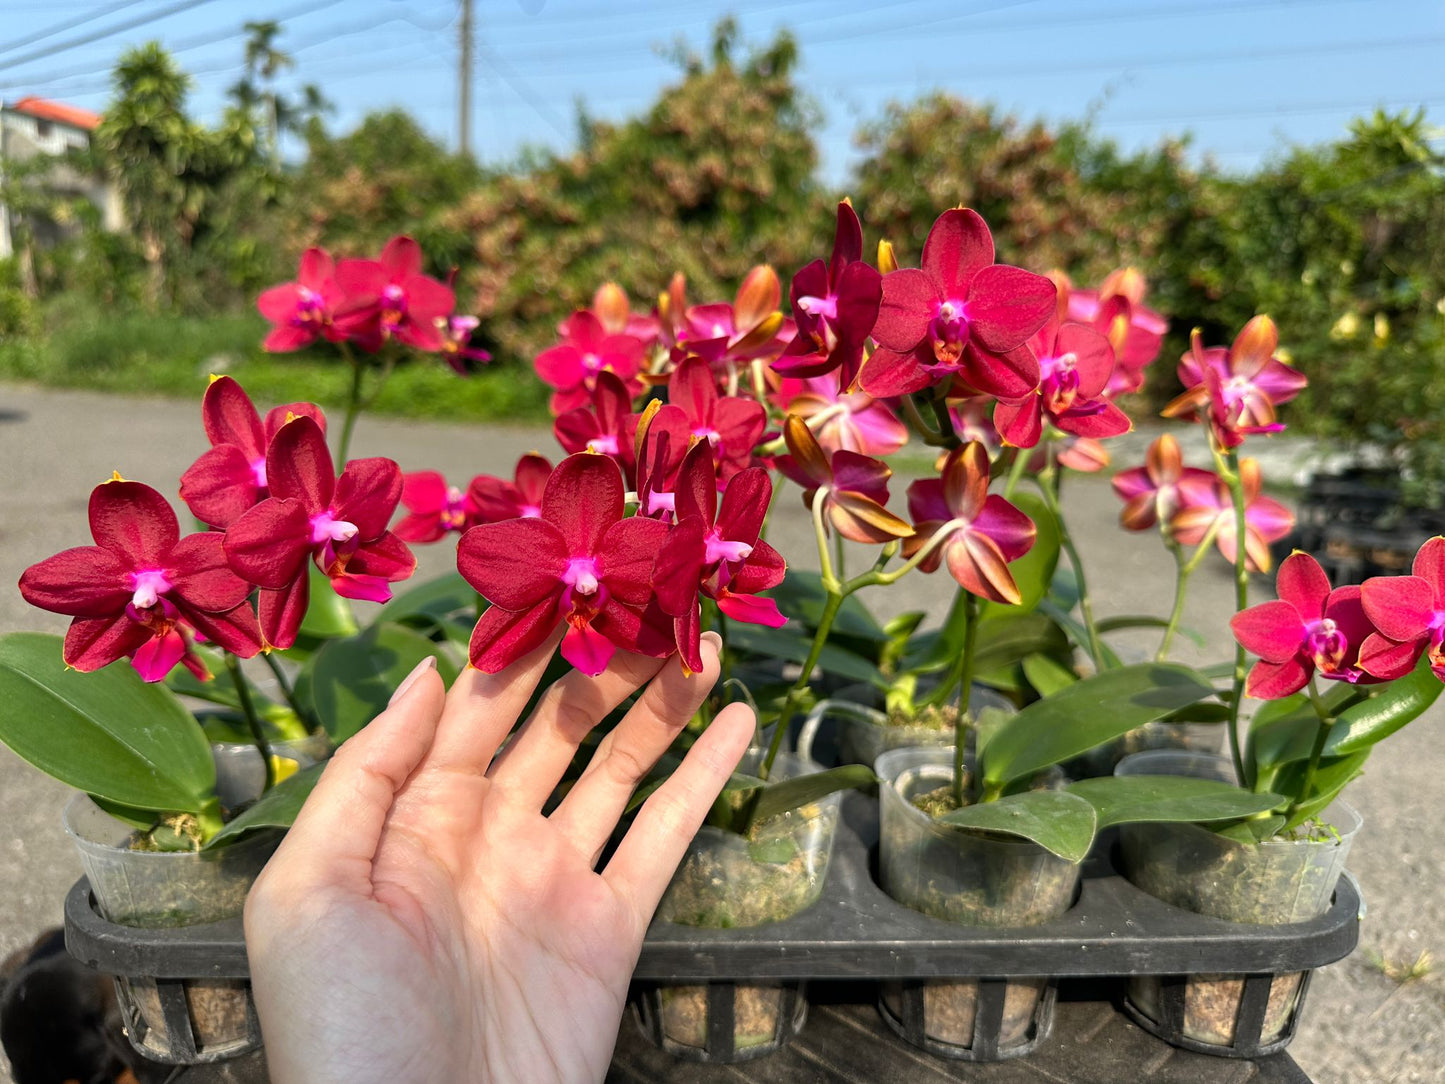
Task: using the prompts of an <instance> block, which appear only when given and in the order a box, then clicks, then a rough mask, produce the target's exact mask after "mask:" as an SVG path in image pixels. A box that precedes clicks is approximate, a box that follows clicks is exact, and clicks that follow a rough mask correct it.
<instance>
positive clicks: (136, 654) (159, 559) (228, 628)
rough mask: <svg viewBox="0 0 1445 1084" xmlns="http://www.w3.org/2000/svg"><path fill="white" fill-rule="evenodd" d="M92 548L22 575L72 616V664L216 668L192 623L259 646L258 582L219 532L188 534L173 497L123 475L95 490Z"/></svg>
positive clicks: (248, 650) (158, 671)
mask: <svg viewBox="0 0 1445 1084" xmlns="http://www.w3.org/2000/svg"><path fill="white" fill-rule="evenodd" d="M90 534H91V537H92V538H93V539H94V540H95V543H96V544H95V545H93V546H78V547H76V548H75V549H68V550H64V551H63V552H61V553H57V554H56V555H55V556H53V557H47V558H46V559H45V560H43V561H41V562H40V563H39V564H35V565H31V566H30V567H29V568H27V569H26V570H25V572H24V574H23V575H21V577H20V593H21V595H23V596H24V597H25V601H26V602H28V603H30V604H31V605H32V606H38V607H40V608H41V609H42V610H50V611H51V612H52V613H59V614H66V615H68V616H70V617H72V618H74V620H73V621H71V623H70V630H69V631H68V632H67V633H66V636H65V649H64V658H65V665H67V666H71V667H74V668H75V669H76V670H83V671H90V670H98V669H100V668H101V667H102V666H106V665H108V664H110V663H112V662H115V661H116V660H117V659H120V658H124V657H126V656H130V659H131V664H132V665H133V666H134V667H135V669H136V671H137V672H138V673H139V674H140V676H141V677H142V678H144V679H145V680H146V681H160V680H161V679H162V678H163V677H165V676H166V674H168V673H170V671H171V669H172V668H173V667H174V666H175V665H176V663H183V664H184V665H185V666H186V668H187V669H189V670H190V671H191V672H192V673H194V674H195V675H196V676H197V677H199V678H202V679H205V678H208V677H209V676H210V675H209V673H208V672H207V671H206V668H205V665H204V664H203V663H202V662H201V661H200V659H199V658H198V657H197V656H196V655H195V653H194V652H193V651H192V650H191V638H190V634H189V631H188V628H189V629H194V630H196V631H197V632H199V633H200V634H201V635H203V636H205V637H206V639H208V640H211V641H212V642H214V643H216V644H217V645H219V646H220V647H223V648H225V649H226V650H227V651H229V652H231V653H232V654H233V655H239V656H240V657H241V658H245V659H248V658H250V657H251V656H252V655H255V654H256V652H257V651H259V650H260V649H261V635H260V630H259V629H258V628H257V626H256V615H255V614H254V613H252V611H251V608H250V606H249V605H248V604H247V597H248V596H249V595H250V593H251V585H250V584H249V583H247V582H246V581H245V580H243V579H241V577H240V576H237V575H236V574H235V573H234V572H232V571H231V569H230V568H228V567H227V566H226V555H225V554H224V553H223V552H222V549H221V536H220V535H219V534H214V533H209V532H207V533H200V534H192V535H187V536H186V537H185V538H182V537H181V532H180V526H179V524H178V523H177V521H176V514H175V512H174V511H173V510H172V508H171V506H170V503H169V502H168V501H167V500H166V499H165V498H164V497H163V496H161V495H160V494H159V493H157V492H156V491H155V490H154V489H152V488H151V487H150V486H148V485H143V484H141V483H140V482H127V481H125V480H124V479H122V478H121V477H120V476H119V475H116V476H115V477H114V478H113V479H112V480H111V481H109V482H103V483H101V484H100V485H98V486H96V487H95V489H94V490H93V491H92V492H91V494H90Z"/></svg>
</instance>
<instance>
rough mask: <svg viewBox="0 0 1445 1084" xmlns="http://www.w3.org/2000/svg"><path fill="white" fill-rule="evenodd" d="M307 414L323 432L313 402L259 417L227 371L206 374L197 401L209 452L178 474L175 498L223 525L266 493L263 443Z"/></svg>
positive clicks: (201, 517)
mask: <svg viewBox="0 0 1445 1084" xmlns="http://www.w3.org/2000/svg"><path fill="white" fill-rule="evenodd" d="M296 417H307V418H311V419H312V420H314V421H315V422H316V424H317V425H318V426H320V428H321V431H322V433H323V434H324V433H325V432H326V416H325V415H324V414H322V413H321V408H320V407H318V406H316V404H314V403H287V404H285V405H284V406H278V407H273V408H272V409H271V410H270V411H268V412H267V414H266V420H265V421H264V422H263V421H262V420H261V416H260V415H259V414H257V412H256V407H255V404H253V403H252V402H251V397H250V396H248V395H247V394H246V392H245V390H244V389H243V388H242V387H241V385H240V384H238V383H236V381H235V380H233V379H231V378H230V377H229V376H218V377H213V378H212V379H211V383H210V386H209V387H208V388H206V395H205V398H204V399H202V400H201V422H202V424H203V425H204V426H205V427H206V436H207V437H208V438H209V439H210V441H211V448H210V450H209V451H206V452H203V453H202V454H201V457H200V458H199V459H197V460H196V461H195V462H194V463H192V464H191V465H190V466H189V467H188V468H186V472H185V473H184V474H182V475H181V500H183V501H185V502H186V507H188V508H189V509H190V510H191V514H192V515H193V516H195V517H196V518H197V519H198V520H200V521H201V522H202V523H206V524H209V525H210V526H212V527H222V528H224V527H229V526H230V525H231V524H232V523H234V522H235V521H236V519H237V518H238V517H239V516H240V515H241V513H243V512H245V511H246V510H247V509H249V508H252V507H254V506H255V505H256V504H257V503H258V502H259V501H261V500H263V499H264V498H265V497H266V496H267V492H268V491H267V489H266V448H267V446H268V445H269V444H270V443H271V439H272V438H273V437H274V436H275V435H276V434H277V433H278V432H279V431H280V429H281V427H282V426H283V425H285V424H286V422H287V421H289V420H290V419H291V418H296Z"/></svg>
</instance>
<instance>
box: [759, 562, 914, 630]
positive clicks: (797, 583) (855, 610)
mask: <svg viewBox="0 0 1445 1084" xmlns="http://www.w3.org/2000/svg"><path fill="white" fill-rule="evenodd" d="M767 594H769V595H771V596H772V597H773V599H774V600H775V601H776V602H777V604H778V609H779V610H781V611H782V612H783V615H784V616H785V617H788V618H789V619H791V620H794V621H797V622H799V623H800V624H803V625H806V626H807V627H808V628H809V629H810V630H811V629H816V628H817V627H818V622H819V620H820V619H821V618H822V616H823V606H824V605H825V604H826V603H827V601H828V592H827V591H825V590H824V589H823V577H822V575H820V574H819V573H817V572H809V571H807V570H803V569H795V568H790V569H788V574H787V576H786V577H785V578H784V579H783V582H782V583H780V584H778V586H776V587H774V588H773V589H772V590H771V591H768V592H767ZM833 634H834V635H837V636H845V637H850V638H852V639H857V640H866V641H868V642H870V643H880V644H881V643H883V642H884V641H885V640H887V639H888V635H889V634H888V633H887V632H886V631H884V629H883V628H882V627H881V626H880V625H879V624H878V622H877V620H876V619H875V618H874V617H873V615H872V614H871V613H869V612H868V607H866V606H865V605H863V600H862V599H860V598H859V597H858V596H857V595H849V596H848V597H847V598H845V599H844V600H843V604H842V605H841V606H839V607H838V613H837V616H835V617H834V618H833Z"/></svg>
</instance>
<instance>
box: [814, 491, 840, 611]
mask: <svg viewBox="0 0 1445 1084" xmlns="http://www.w3.org/2000/svg"><path fill="white" fill-rule="evenodd" d="M827 503H828V487H827V486H820V487H819V488H818V489H816V490H814V491H813V507H812V512H813V534H814V536H815V537H816V538H817V540H818V571H819V573H820V574H821V576H822V579H823V590H825V591H827V592H828V593H829V594H830V595H831V594H832V593H833V592H835V591H837V590H838V589H839V587H840V584H839V583H838V577H837V576H835V575H833V559H832V558H831V557H830V556H829V555H828V525H827V523H826V522H824V520H823V506H824V505H825V504H827Z"/></svg>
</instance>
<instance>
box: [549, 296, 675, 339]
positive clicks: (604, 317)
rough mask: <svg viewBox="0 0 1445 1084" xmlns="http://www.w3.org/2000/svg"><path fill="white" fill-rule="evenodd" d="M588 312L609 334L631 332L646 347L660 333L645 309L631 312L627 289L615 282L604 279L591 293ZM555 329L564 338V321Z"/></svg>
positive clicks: (565, 323) (565, 330) (628, 333)
mask: <svg viewBox="0 0 1445 1084" xmlns="http://www.w3.org/2000/svg"><path fill="white" fill-rule="evenodd" d="M591 312H592V315H593V316H595V317H597V320H598V322H599V323H601V324H602V329H603V330H604V331H605V332H607V334H609V335H631V336H632V337H633V338H634V339H636V340H637V341H638V342H640V343H641V344H642V348H643V349H644V350H649V349H651V348H652V345H653V344H654V343H656V342H657V337H658V335H659V334H660V329H659V327H658V321H657V317H656V316H653V315H652V314H651V313H647V312H633V311H632V303H631V302H630V301H629V300H628V299H627V291H626V290H624V289H623V288H622V287H621V286H619V285H617V283H615V282H604V283H603V284H602V285H601V286H599V287H597V292H596V293H595V294H593V295H592V308H591ZM557 333H558V334H559V335H561V336H562V337H563V338H567V335H568V332H567V321H566V320H563V321H562V322H561V323H560V324H559V325H558V326H557Z"/></svg>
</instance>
